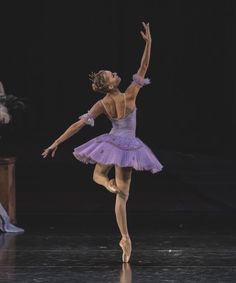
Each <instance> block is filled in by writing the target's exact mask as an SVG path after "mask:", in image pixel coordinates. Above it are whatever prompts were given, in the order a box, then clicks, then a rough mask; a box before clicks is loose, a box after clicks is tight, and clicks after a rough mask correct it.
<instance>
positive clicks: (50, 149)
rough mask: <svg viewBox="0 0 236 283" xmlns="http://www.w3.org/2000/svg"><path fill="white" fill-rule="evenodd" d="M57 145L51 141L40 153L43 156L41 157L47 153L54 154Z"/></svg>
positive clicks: (52, 155)
mask: <svg viewBox="0 0 236 283" xmlns="http://www.w3.org/2000/svg"><path fill="white" fill-rule="evenodd" d="M57 147H58V145H57V144H55V143H53V144H52V145H51V146H49V147H48V148H46V149H44V152H43V153H42V154H41V155H42V156H43V158H45V157H47V155H48V154H50V153H51V157H54V156H55V153H56V151H57Z"/></svg>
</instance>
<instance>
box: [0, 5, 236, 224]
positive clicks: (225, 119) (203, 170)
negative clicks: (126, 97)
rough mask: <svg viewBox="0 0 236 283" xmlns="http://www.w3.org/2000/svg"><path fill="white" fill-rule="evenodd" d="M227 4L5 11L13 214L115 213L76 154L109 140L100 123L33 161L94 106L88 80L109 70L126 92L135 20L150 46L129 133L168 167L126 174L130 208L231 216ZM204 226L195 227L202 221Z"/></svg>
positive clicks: (231, 9) (135, 63)
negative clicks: (19, 104)
mask: <svg viewBox="0 0 236 283" xmlns="http://www.w3.org/2000/svg"><path fill="white" fill-rule="evenodd" d="M235 5H236V4H235V1H233V0H226V1H223V0H222V1H180V0H179V1H174V0H159V1H123V0H122V1H114V0H110V1H105V0H103V1H101V0H100V1H84V2H83V3H82V1H1V18H0V21H1V25H0V26H1V27H0V29H1V47H0V48H1V52H0V63H1V64H0V80H1V81H2V82H3V84H4V86H5V89H6V93H8V94H14V95H16V96H18V97H22V98H23V97H24V98H26V99H27V109H26V111H25V112H24V113H17V114H16V115H15V117H13V118H14V119H13V122H12V124H11V125H10V127H5V128H3V127H2V128H1V133H2V139H1V154H2V155H15V156H16V157H17V162H16V190H17V213H19V214H24V213H25V214H27V213H28V214H32V213H74V212H75V213H76V212H111V211H113V206H114V201H113V195H111V194H108V193H107V192H106V191H105V190H103V189H102V188H100V187H99V186H98V185H96V184H95V183H93V181H92V173H93V166H91V165H84V164H82V163H80V162H78V161H77V160H75V158H74V157H73V155H72V151H73V148H74V147H75V146H77V145H79V144H82V143H83V142H86V141H87V140H89V139H90V138H93V137H95V136H96V135H99V134H102V133H104V132H108V131H109V130H110V123H109V121H108V120H107V119H106V118H105V117H102V116H101V117H99V118H97V120H96V121H95V125H96V126H95V127H94V128H90V127H86V128H84V129H83V130H82V131H81V132H79V133H78V134H77V135H76V136H74V137H72V138H71V139H70V140H68V141H66V142H65V143H64V144H63V145H61V147H60V148H59V150H58V152H57V155H56V157H55V158H54V159H47V160H43V159H42V158H41V155H40V154H41V152H42V151H43V149H44V148H45V147H46V146H48V145H50V143H51V142H53V141H54V140H55V139H56V138H57V137H58V136H59V135H60V134H61V133H62V132H63V131H64V130H65V129H66V128H67V127H68V126H69V125H70V124H71V123H73V122H75V121H76V120H77V119H78V116H79V115H81V114H83V113H85V112H87V110H88V109H89V108H90V107H91V106H92V105H93V103H95V102H96V101H97V100H98V99H100V98H101V95H100V94H97V93H93V92H92V90H91V85H90V81H89V80H88V74H89V73H90V72H91V71H97V70H99V69H104V68H105V69H110V70H113V71H116V72H118V74H119V75H120V76H121V77H122V83H121V89H122V90H124V89H125V87H126V86H127V85H128V84H129V83H130V81H131V78H132V74H133V73H135V72H136V70H137V68H138V67H139V63H140V60H141V56H142V52H143V48H144V41H143V39H142V37H141V35H140V30H141V29H142V25H141V22H142V21H149V22H150V26H151V32H152V38H153V48H152V55H151V62H150V68H149V70H148V73H147V76H148V77H150V78H151V81H152V84H151V85H150V86H147V87H145V88H143V89H142V90H141V92H140V95H139V97H138V101H137V107H138V117H137V119H138V120H137V135H138V136H139V137H140V138H141V139H142V140H143V141H144V142H145V143H146V144H147V145H148V146H149V147H150V148H151V149H152V150H153V151H154V153H155V154H156V155H157V157H158V158H159V160H160V161H161V163H162V164H163V165H164V169H163V171H162V172H161V173H159V174H155V175H152V174H151V173H149V172H135V171H134V172H133V181H132V187H131V193H130V199H129V202H128V210H130V211H135V212H151V213H164V214H165V215H167V214H168V213H174V214H176V213H195V214H197V215H202V217H204V215H206V214H208V215H209V214H211V215H226V214H227V215H228V214H232V213H234V212H235V208H236V186H235V185H236V177H235V173H236V172H235V171H236V170H235V156H236V155H235V153H236V150H235V141H236V139H235V133H236V130H235V128H236V119H235V118H236V116H235V114H236V108H235V106H236V102H235V63H236V61H235V50H236V49H235V34H236V33H235ZM202 219H203V218H202Z"/></svg>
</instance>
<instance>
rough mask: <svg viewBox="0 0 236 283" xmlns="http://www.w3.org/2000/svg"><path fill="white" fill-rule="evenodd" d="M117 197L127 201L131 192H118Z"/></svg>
mask: <svg viewBox="0 0 236 283" xmlns="http://www.w3.org/2000/svg"><path fill="white" fill-rule="evenodd" d="M117 195H118V196H119V197H120V198H122V199H123V200H125V201H127V200H128V198H129V192H128V191H124V190H118V192H117Z"/></svg>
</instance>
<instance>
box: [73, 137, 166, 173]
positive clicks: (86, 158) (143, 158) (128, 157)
mask: <svg viewBox="0 0 236 283" xmlns="http://www.w3.org/2000/svg"><path fill="white" fill-rule="evenodd" d="M73 155H74V156H75V158H77V159H78V160H80V161H82V162H84V163H87V164H88V163H91V164H94V163H100V164H105V165H118V166H120V167H132V168H134V169H135V170H147V171H151V172H152V173H157V172H159V171H161V170H162V168H163V165H162V164H161V163H160V162H159V160H158V159H157V158H156V156H155V155H154V153H153V152H152V151H151V149H150V148H149V147H148V146H147V145H145V144H144V143H143V142H142V141H141V140H140V139H139V138H137V137H129V136H119V135H114V134H111V133H106V134H102V135H100V136H97V137H95V138H93V139H91V140H89V141H88V142H86V143H84V144H82V145H80V146H78V147H76V148H75V149H74V151H73Z"/></svg>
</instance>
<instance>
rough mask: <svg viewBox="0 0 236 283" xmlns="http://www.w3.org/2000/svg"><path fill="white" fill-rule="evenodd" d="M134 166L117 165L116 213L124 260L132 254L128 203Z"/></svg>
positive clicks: (127, 259)
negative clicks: (127, 213)
mask: <svg viewBox="0 0 236 283" xmlns="http://www.w3.org/2000/svg"><path fill="white" fill-rule="evenodd" d="M131 175H132V168H130V167H123V168H122V167H119V166H115V176H116V177H115V179H116V186H117V188H118V190H119V192H118V193H117V195H116V204H115V213H116V220H117V224H118V227H119V229H120V233H121V236H122V238H121V241H120V243H119V245H120V246H121V248H122V250H123V254H122V260H123V262H128V261H129V259H130V256H131V250H132V245H131V240H130V236H129V232H128V226H127V215H126V203H127V200H128V198H129V190H130V183H131Z"/></svg>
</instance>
